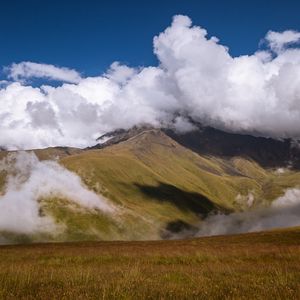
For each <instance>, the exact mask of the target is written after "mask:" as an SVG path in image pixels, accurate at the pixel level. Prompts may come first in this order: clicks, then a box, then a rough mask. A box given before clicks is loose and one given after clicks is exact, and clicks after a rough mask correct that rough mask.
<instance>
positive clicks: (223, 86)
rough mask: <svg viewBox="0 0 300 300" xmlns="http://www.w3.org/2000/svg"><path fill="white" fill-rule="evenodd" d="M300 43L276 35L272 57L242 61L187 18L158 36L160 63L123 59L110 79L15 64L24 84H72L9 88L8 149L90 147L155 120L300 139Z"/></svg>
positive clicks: (4, 113)
mask: <svg viewBox="0 0 300 300" xmlns="http://www.w3.org/2000/svg"><path fill="white" fill-rule="evenodd" d="M299 36H300V33H299V32H296V31H291V30H288V31H284V32H273V31H270V32H268V33H267V36H266V37H265V40H266V41H267V49H266V50H259V51H257V52H256V53H254V54H249V55H243V56H238V57H232V56H231V55H230V54H229V52H228V48H227V47H226V46H224V45H222V44H221V43H220V41H219V40H218V39H217V38H216V37H210V36H209V35H208V33H207V31H206V30H205V29H204V28H201V27H199V26H193V25H192V21H191V20H190V19H189V18H188V17H187V16H181V15H179V16H175V17H174V18H173V22H172V24H171V25H170V26H169V27H168V28H166V30H165V31H164V32H162V33H160V34H159V35H158V36H156V37H154V42H153V43H154V53H155V55H156V56H157V58H158V60H159V65H158V66H150V67H138V68H132V67H129V66H126V65H122V64H121V63H118V62H115V63H113V64H112V65H111V67H110V68H109V69H108V70H107V71H106V72H105V73H104V74H102V75H99V76H95V77H86V78H82V77H80V75H79V74H78V73H77V72H76V71H74V70H68V69H64V68H57V67H53V66H48V65H46V66H47V68H44V66H45V65H40V64H34V63H30V65H28V62H25V63H21V64H18V65H15V67H13V68H12V71H11V74H10V77H11V78H12V79H14V80H18V79H20V78H25V77H26V78H27V77H30V76H34V75H33V74H36V76H42V77H49V78H56V79H60V80H64V81H69V83H63V84H62V85H61V86H58V87H54V86H50V85H42V86H40V87H32V86H30V85H26V84H24V83H22V82H11V83H9V84H5V85H4V86H3V87H1V86H0V128H1V136H0V146H2V147H7V148H9V149H24V148H25V149H28V148H37V147H47V146H55V145H66V146H75V147H85V146H90V145H92V144H94V143H95V139H96V138H97V137H99V136H100V135H102V134H104V133H105V132H107V131H110V130H114V129H117V128H124V129H126V128H130V127H132V126H134V125H139V124H145V123H148V124H152V125H153V126H170V127H175V128H176V129H177V130H179V131H181V132H185V131H187V130H192V129H193V126H192V124H190V121H189V120H194V121H198V122H202V123H203V124H204V125H211V126H214V127H217V128H221V129H224V130H228V131H233V132H247V133H250V134H251V133H252V134H256V135H261V136H272V137H275V138H284V137H292V138H299V137H300V49H299V48H298V47H297V42H298V41H299ZM32 64H33V65H32ZM32 66H34V67H32Z"/></svg>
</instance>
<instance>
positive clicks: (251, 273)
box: [0, 229, 300, 299]
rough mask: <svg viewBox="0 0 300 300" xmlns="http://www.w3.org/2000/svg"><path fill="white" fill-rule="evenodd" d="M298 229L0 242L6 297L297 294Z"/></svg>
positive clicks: (0, 280)
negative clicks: (132, 239)
mask: <svg viewBox="0 0 300 300" xmlns="http://www.w3.org/2000/svg"><path fill="white" fill-rule="evenodd" d="M299 295H300V230H299V229H291V230H280V231H272V232H264V233H252V234H244V235H236V236H220V237H208V238H199V239H191V240H185V241H156V242H83V243H64V244H36V245H23V246H2V247H0V298H2V299H3V298H5V299H299Z"/></svg>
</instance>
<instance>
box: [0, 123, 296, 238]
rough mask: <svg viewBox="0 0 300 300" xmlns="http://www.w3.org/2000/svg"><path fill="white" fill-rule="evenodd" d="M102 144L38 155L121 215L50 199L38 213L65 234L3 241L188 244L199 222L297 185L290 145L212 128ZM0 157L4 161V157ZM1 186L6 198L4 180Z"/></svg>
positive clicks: (124, 134)
mask: <svg viewBox="0 0 300 300" xmlns="http://www.w3.org/2000/svg"><path fill="white" fill-rule="evenodd" d="M101 139H102V140H103V139H108V140H107V141H105V142H104V143H101V144H98V145H97V146H95V147H93V148H92V149H86V150H79V149H69V148H50V149H44V150H35V153H36V154H37V156H38V157H39V158H40V159H42V160H43V159H49V158H57V159H58V160H59V163H60V164H61V165H62V166H64V167H66V168H67V169H68V170H70V171H73V172H75V173H76V174H78V175H79V176H80V177H81V179H82V181H83V182H84V184H85V185H86V186H87V187H88V188H89V189H90V190H92V191H94V192H96V193H97V194H99V195H102V196H104V197H105V198H107V199H108V201H109V202H110V203H113V204H114V205H115V206H116V207H118V208H119V209H118V213H116V214H112V215H109V214H105V213H102V212H99V211H98V210H91V209H86V208H80V209H79V207H78V206H76V205H75V206H74V205H72V204H70V202H69V201H68V199H66V198H64V197H48V198H47V199H41V201H40V206H41V211H42V213H43V214H44V215H48V216H51V217H52V218H53V219H54V220H55V222H56V224H60V225H63V226H62V228H63V229H62V230H61V231H60V232H56V233H55V234H53V235H49V234H43V233H40V232H39V233H33V234H31V235H28V236H26V237H24V235H18V234H16V233H15V232H5V233H2V235H4V236H5V238H6V239H10V240H15V241H18V240H20V239H22V240H25V241H26V240H28V241H32V240H41V241H44V240H58V241H65V240H116V239H118V240H131V239H135V240H144V239H161V238H175V237H179V236H185V237H187V236H193V235H194V234H195V233H196V232H197V230H198V227H199V224H200V225H201V220H203V219H205V218H206V217H207V216H208V215H210V214H212V213H215V212H222V213H224V214H227V213H230V212H235V211H243V210H248V209H250V208H251V209H252V208H253V207H257V206H261V205H268V204H269V203H271V202H272V201H273V200H274V199H276V198H277V197H279V196H281V195H283V193H284V191H285V190H286V189H287V188H289V187H295V186H297V185H298V184H299V183H300V172H299V171H298V169H297V167H298V159H299V157H298V156H297V155H296V154H297V153H298V152H297V150H293V149H292V150H291V142H290V141H287V140H286V141H276V140H272V139H265V138H256V137H252V136H242V135H235V134H231V133H224V132H221V131H219V130H215V129H211V128H205V129H202V130H198V131H195V132H191V133H186V134H177V133H175V132H174V131H171V130H167V129H155V128H151V127H148V126H145V127H141V128H138V127H135V128H133V129H131V130H119V131H116V132H114V133H110V134H107V135H105V136H102V137H101ZM230 145H231V146H230ZM0 153H1V156H2V157H4V156H5V155H7V152H4V151H2V152H0ZM291 165H292V167H289V168H288V166H291ZM279 167H280V168H281V169H280V172H279V171H278V169H277V168H279ZM283 167H284V169H283ZM0 179H1V180H0V187H1V186H2V192H4V182H5V174H4V173H2V175H1V176H0ZM1 182H2V183H1Z"/></svg>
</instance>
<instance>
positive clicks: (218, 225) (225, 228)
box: [197, 188, 300, 236]
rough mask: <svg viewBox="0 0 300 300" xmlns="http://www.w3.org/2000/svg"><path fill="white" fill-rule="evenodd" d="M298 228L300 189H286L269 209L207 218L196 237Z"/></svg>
mask: <svg viewBox="0 0 300 300" xmlns="http://www.w3.org/2000/svg"><path fill="white" fill-rule="evenodd" d="M293 226H300V189H298V188H294V189H292V188H291V189H288V190H286V192H285V193H284V195H283V196H281V197H279V198H277V199H276V200H274V201H273V202H272V204H271V205H270V207H264V208H259V209H258V208H256V209H252V210H250V211H245V212H237V213H232V214H228V215H225V214H216V215H212V216H209V217H208V218H206V219H205V220H204V221H203V222H201V224H200V230H199V231H198V233H197V236H210V235H223V234H235V233H245V232H255V231H262V230H269V229H273V228H286V227H293Z"/></svg>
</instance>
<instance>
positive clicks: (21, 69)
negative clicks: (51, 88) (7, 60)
mask: <svg viewBox="0 0 300 300" xmlns="http://www.w3.org/2000/svg"><path fill="white" fill-rule="evenodd" d="M6 70H7V71H8V72H9V74H8V78H11V79H13V80H15V81H24V80H26V79H29V78H46V79H52V80H59V81H65V82H71V83H78V82H79V81H80V80H81V76H80V74H79V73H78V72H77V71H75V70H72V69H68V68H59V67H56V66H53V65H49V64H39V63H35V62H30V61H25V62H21V63H18V64H16V63H13V64H12V65H11V66H10V67H7V68H6Z"/></svg>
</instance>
